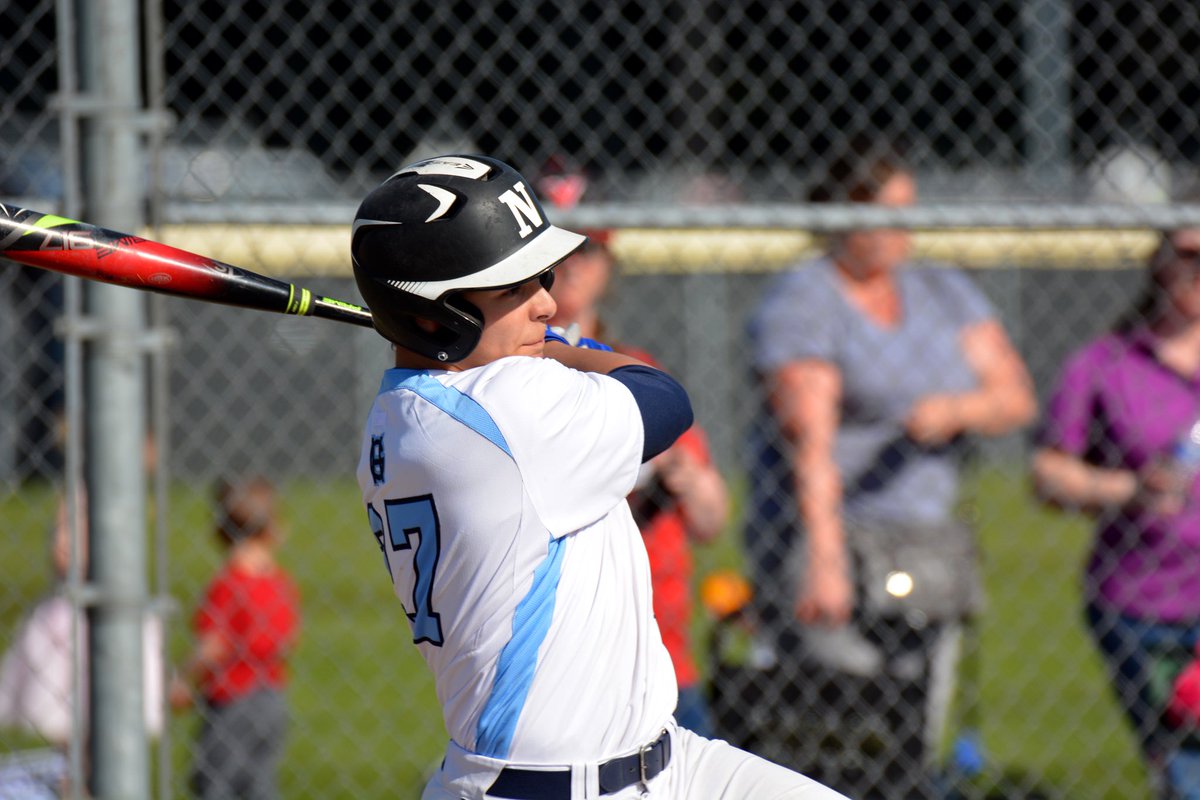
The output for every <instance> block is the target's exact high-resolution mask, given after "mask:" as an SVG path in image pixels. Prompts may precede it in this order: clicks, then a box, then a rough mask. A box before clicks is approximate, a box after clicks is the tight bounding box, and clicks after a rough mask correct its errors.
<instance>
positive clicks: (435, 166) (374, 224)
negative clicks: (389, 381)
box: [350, 155, 585, 362]
mask: <svg viewBox="0 0 1200 800" xmlns="http://www.w3.org/2000/svg"><path fill="white" fill-rule="evenodd" d="M584 240H585V237H584V236H582V235H580V234H578V233H572V232H571V231H567V230H564V229H562V228H558V227H555V226H554V225H551V224H550V223H549V221H547V219H546V215H545V213H544V212H543V211H542V206H541V203H540V202H539V201H538V199H537V197H536V196H535V195H534V194H533V192H532V191H531V189H530V186H529V182H528V181H526V180H525V179H524V178H522V177H521V174H520V173H519V172H517V171H516V170H515V169H513V168H512V167H510V166H509V165H507V164H505V163H504V162H502V161H498V160H496V159H494V158H488V157H486V156H477V155H446V156H439V157H437V158H431V159H427V160H425V161H420V162H417V163H415V164H410V165H409V166H407V167H404V168H403V169H401V170H399V171H398V172H396V174H394V175H392V176H391V177H390V178H388V179H387V180H386V181H384V182H383V183H382V184H381V185H380V186H379V187H377V188H376V189H375V190H374V191H372V192H371V193H370V194H368V195H367V197H366V199H364V200H363V202H362V204H361V205H360V206H359V208H358V213H357V214H355V217H354V230H353V232H352V234H351V242H350V252H351V259H352V262H353V265H354V279H355V280H356V281H357V282H358V289H359V291H360V292H361V293H362V296H363V300H365V301H366V303H367V305H368V306H369V307H370V309H371V315H372V317H373V318H374V320H375V328H376V330H378V331H379V333H381V334H382V335H383V336H384V337H385V338H387V339H389V340H391V341H392V342H394V343H396V344H398V345H400V346H401V347H404V348H406V349H408V350H412V351H413V352H415V353H420V354H421V355H423V356H426V357H428V358H433V359H437V360H438V361H443V362H454V361H459V360H461V359H463V358H466V357H467V355H469V354H470V352H471V351H472V350H473V349H475V345H476V344H478V343H479V337H480V335H481V333H482V331H483V319H482V315H481V314H480V313H479V310H478V309H476V308H474V307H473V306H471V304H469V303H467V302H465V301H464V300H463V299H462V297H461V294H462V292H465V291H470V290H474V289H501V288H504V287H508V286H515V285H517V284H519V283H524V282H525V281H527V280H529V279H530V278H534V277H536V276H538V275H541V274H542V273H544V272H546V271H547V270H549V269H551V268H553V267H554V265H555V264H557V263H558V262H560V261H562V260H563V259H564V258H566V257H567V256H569V255H570V254H571V253H573V252H574V251H575V250H576V249H578V248H579V246H580V245H582V244H583V242H584ZM416 317H422V318H424V319H429V320H433V321H434V322H437V323H439V325H440V327H439V329H438V330H437V331H436V332H435V333H429V332H428V331H425V330H423V329H422V328H420V327H419V326H417V325H416V324H415V320H414V318H416Z"/></svg>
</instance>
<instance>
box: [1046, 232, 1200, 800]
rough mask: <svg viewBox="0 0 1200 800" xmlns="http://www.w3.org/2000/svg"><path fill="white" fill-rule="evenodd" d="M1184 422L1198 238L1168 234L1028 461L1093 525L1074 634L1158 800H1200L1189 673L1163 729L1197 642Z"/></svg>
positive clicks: (1196, 388) (1195, 493)
mask: <svg viewBox="0 0 1200 800" xmlns="http://www.w3.org/2000/svg"><path fill="white" fill-rule="evenodd" d="M1198 418H1200V229H1192V230H1176V231H1169V232H1164V233H1162V234H1161V236H1160V240H1159V243H1158V246H1157V248H1156V249H1155V251H1154V253H1153V254H1152V256H1151V257H1150V261H1149V265H1148V276H1147V280H1146V284H1145V289H1144V290H1143V293H1142V295H1141V297H1140V298H1139V299H1138V301H1137V302H1136V303H1135V304H1134V305H1133V307H1132V308H1131V309H1130V311H1129V312H1128V313H1127V314H1126V315H1125V316H1124V317H1123V318H1122V319H1121V320H1119V321H1118V323H1117V324H1116V325H1115V326H1114V327H1113V329H1112V330H1111V331H1110V332H1108V333H1106V334H1104V335H1102V336H1100V337H1099V338H1097V339H1095V340H1094V341H1092V342H1090V343H1089V344H1087V345H1085V346H1084V347H1083V348H1081V349H1080V350H1079V351H1078V352H1076V353H1074V354H1073V355H1072V356H1071V357H1070V358H1069V359H1068V360H1067V361H1066V363H1065V364H1064V366H1063V368H1062V372H1061V375H1060V376H1059V379H1058V385H1057V388H1056V389H1055V391H1054V393H1053V395H1052V396H1051V398H1050V401H1049V403H1048V405H1047V408H1046V418H1045V420H1044V423H1043V425H1042V426H1041V430H1040V432H1039V435H1038V447H1037V449H1036V450H1035V452H1034V456H1033V474H1034V485H1035V488H1036V491H1037V493H1038V495H1039V496H1040V497H1041V498H1042V499H1043V500H1044V501H1045V502H1047V503H1049V504H1052V505H1056V506H1062V507H1067V508H1071V509H1075V510H1079V511H1082V512H1084V513H1086V514H1088V515H1090V516H1091V517H1093V518H1094V519H1095V521H1096V533H1095V537H1094V539H1093V541H1092V547H1091V554H1090V557H1089V558H1088V561H1087V570H1086V577H1085V581H1084V600H1085V614H1086V618H1087V622H1088V626H1089V628H1090V630H1091V633H1092V636H1093V638H1094V640H1095V643H1096V646H1097V647H1098V648H1099V650H1100V653H1101V654H1102V655H1103V657H1104V659H1105V662H1106V664H1107V667H1108V672H1109V677H1110V680H1111V681H1112V685H1113V690H1114V692H1115V694H1116V697H1117V700H1118V701H1119V702H1120V703H1121V705H1122V706H1123V708H1124V709H1125V712H1126V714H1127V716H1128V719H1129V721H1130V723H1131V724H1132V726H1133V729H1134V731H1135V732H1136V734H1137V737H1138V739H1139V741H1140V743H1141V747H1142V752H1143V754H1144V755H1145V757H1146V759H1147V762H1148V764H1149V765H1150V766H1151V768H1152V770H1153V774H1155V775H1156V776H1159V777H1163V778H1165V784H1166V786H1165V787H1164V793H1163V794H1162V795H1161V796H1163V797H1171V798H1200V742H1198V741H1197V738H1196V733H1195V731H1194V730H1193V731H1187V730H1175V729H1174V728H1175V727H1176V726H1175V725H1173V724H1172V722H1175V723H1179V722H1186V721H1187V717H1188V716H1189V714H1187V713H1186V706H1187V702H1186V701H1187V700H1188V699H1189V698H1190V696H1191V694H1192V693H1193V690H1194V688H1195V685H1194V675H1193V674H1192V673H1191V672H1189V673H1186V674H1184V675H1183V676H1182V680H1181V681H1180V683H1179V688H1180V692H1181V696H1180V697H1178V698H1176V699H1175V701H1176V702H1175V706H1176V712H1177V713H1176V714H1175V715H1172V716H1173V718H1172V716H1168V717H1164V711H1167V710H1168V708H1169V707H1170V705H1171V698H1170V697H1169V691H1170V688H1171V678H1172V675H1173V674H1174V673H1178V672H1179V671H1180V669H1181V668H1182V667H1183V665H1184V663H1185V662H1186V661H1187V660H1188V659H1189V658H1191V657H1192V653H1193V651H1194V649H1195V647H1196V645H1197V641H1198V640H1200V484H1198V483H1197V481H1196V474H1197V469H1198V467H1200V463H1198V462H1195V461H1194V460H1193V461H1192V463H1188V461H1189V456H1190V457H1191V458H1194V456H1193V455H1191V454H1189V450H1190V451H1192V453H1194V452H1195V451H1196V448H1197V446H1200V438H1193V437H1200V428H1197V427H1196V422H1197V419H1198ZM1179 457H1182V460H1180V458H1179ZM1180 706H1182V708H1180ZM1181 712H1182V713H1181ZM1190 716H1194V713H1193V714H1192V715H1190Z"/></svg>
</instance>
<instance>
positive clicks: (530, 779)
mask: <svg viewBox="0 0 1200 800" xmlns="http://www.w3.org/2000/svg"><path fill="white" fill-rule="evenodd" d="M670 763H671V734H670V733H668V732H667V731H663V733H662V735H661V736H659V737H658V739H657V740H656V741H655V742H654V743H653V744H648V745H646V746H645V747H643V748H642V749H641V750H639V751H637V752H636V753H632V754H630V755H627V756H621V757H620V758H614V759H613V760H612V761H605V762H604V763H603V764H601V765H600V770H599V771H600V776H599V777H600V794H602V795H603V794H614V793H616V792H619V791H621V790H622V789H624V788H625V787H626V786H630V785H632V784H635V783H645V782H646V781H649V780H651V779H652V778H654V777H655V776H656V775H658V774H659V773H660V772H662V771H663V770H664V769H666V768H667V764H670ZM487 793H488V796H489V797H503V798H508V800H570V798H571V770H569V769H546V770H543V769H520V768H518V767H505V768H504V769H502V770H500V774H499V775H497V776H496V780H495V782H494V783H492V785H491V788H489V789H488V790H487Z"/></svg>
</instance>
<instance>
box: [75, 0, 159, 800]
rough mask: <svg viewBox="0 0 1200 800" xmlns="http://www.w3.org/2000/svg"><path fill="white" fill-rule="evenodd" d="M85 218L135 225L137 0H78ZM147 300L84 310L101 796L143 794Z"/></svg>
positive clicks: (97, 295) (90, 294) (122, 296)
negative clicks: (86, 321) (88, 333)
mask: <svg viewBox="0 0 1200 800" xmlns="http://www.w3.org/2000/svg"><path fill="white" fill-rule="evenodd" d="M77 8H78V10H79V20H80V36H79V41H80V47H81V48H82V51H81V58H80V60H79V63H80V66H81V68H82V71H81V79H82V88H83V91H84V95H83V97H82V98H77V100H81V101H82V106H83V107H82V108H81V109H80V110H81V111H82V112H85V113H88V116H87V117H86V118H85V119H86V123H85V127H84V131H85V134H84V155H83V159H84V176H85V181H86V184H85V197H86V208H87V213H88V216H89V217H90V218H91V219H94V220H96V221H97V222H99V223H100V224H103V225H106V226H108V227H111V228H114V229H116V230H127V231H136V230H140V229H141V227H142V225H143V223H144V211H143V204H142V200H143V196H144V187H143V180H144V179H143V174H142V173H143V159H142V156H141V142H140V134H139V131H138V126H139V125H140V124H141V120H140V119H139V116H140V112H141V90H140V87H141V68H140V64H139V52H140V46H141V41H140V39H139V36H138V30H139V28H140V23H139V16H138V4H137V2H136V1H135V0H105V1H104V2H97V3H88V2H84V3H80V4H79V5H78V7H77ZM144 303H145V297H144V295H142V294H141V293H138V292H134V291H130V290H128V289H123V288H118V287H113V286H106V285H102V284H89V285H88V286H87V287H86V305H85V313H86V314H87V315H88V317H89V318H90V321H91V323H92V326H94V327H93V330H92V331H91V332H92V333H94V334H95V335H94V338H91V339H90V340H89V342H88V345H87V347H86V349H85V363H84V373H85V386H86V390H85V391H86V394H85V403H86V410H85V414H86V422H85V426H86V430H85V432H84V433H85V440H86V442H87V450H86V463H85V474H86V476H87V485H88V498H89V502H88V520H89V531H90V537H91V548H90V551H91V552H90V562H91V563H90V572H89V578H90V580H91V582H92V586H93V588H94V590H95V592H94V596H93V597H92V598H91V599H92V600H93V604H92V605H91V607H90V609H89V614H88V617H89V623H90V624H89V636H90V639H89V651H90V652H89V655H90V661H89V663H90V678H91V697H92V702H91V720H90V737H89V740H90V749H91V778H92V780H91V788H92V794H93V795H95V796H96V797H98V798H104V800H109V799H110V798H111V799H112V800H117V799H118V798H119V799H120V800H125V799H126V798H128V799H129V800H136V799H138V798H146V797H149V796H150V770H149V754H148V748H147V735H146V726H145V712H144V708H143V705H144V702H145V698H144V697H143V686H144V680H143V675H142V672H143V656H142V646H143V641H142V636H143V633H142V631H143V619H144V615H145V612H146V596H147V589H146V566H147V555H146V549H147V547H146V474H145V467H144V464H143V445H144V439H145V435H146V434H145V432H146V409H145V406H146V377H145V365H144V360H145V356H144V342H143V341H142V339H143V338H144V336H145V320H144V315H145V312H144Z"/></svg>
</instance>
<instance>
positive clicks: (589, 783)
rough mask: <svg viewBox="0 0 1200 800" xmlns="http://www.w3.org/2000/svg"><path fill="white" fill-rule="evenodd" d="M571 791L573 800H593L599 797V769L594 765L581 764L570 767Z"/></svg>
mask: <svg viewBox="0 0 1200 800" xmlns="http://www.w3.org/2000/svg"><path fill="white" fill-rule="evenodd" d="M571 775H572V776H574V779H573V780H572V781H571V783H572V786H571V789H572V791H573V792H574V797H573V800H593V798H597V797H599V796H600V768H599V767H598V766H597V765H596V764H591V763H583V764H575V765H574V766H572V767H571Z"/></svg>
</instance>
